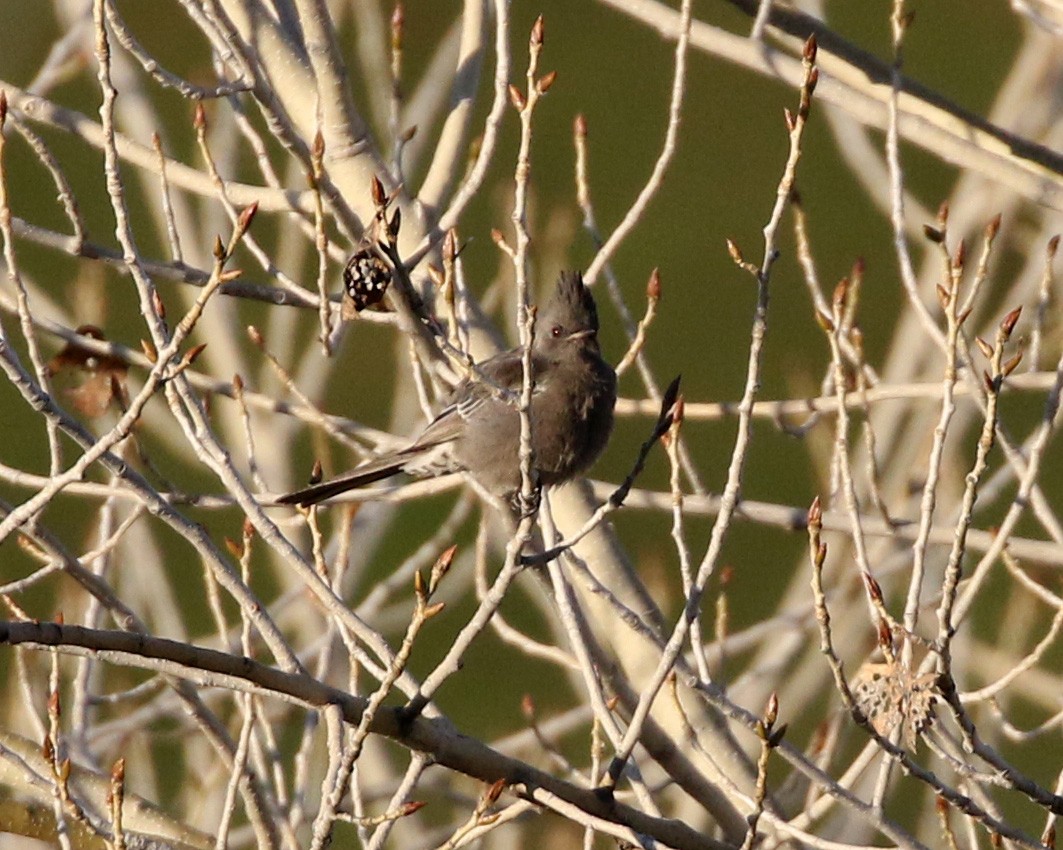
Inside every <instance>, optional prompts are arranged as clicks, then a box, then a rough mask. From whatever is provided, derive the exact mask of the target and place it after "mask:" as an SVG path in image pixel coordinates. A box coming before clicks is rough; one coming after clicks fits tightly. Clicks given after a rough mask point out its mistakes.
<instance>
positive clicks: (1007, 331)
mask: <svg viewBox="0 0 1063 850" xmlns="http://www.w3.org/2000/svg"><path fill="white" fill-rule="evenodd" d="M1021 314H1022V307H1021V306H1019V307H1016V308H1015V309H1014V310H1012V311H1011V312H1010V313H1008V315H1006V316H1005V317H1004V321H1002V322H1001V323H1000V329H1001V330H1002V331H1003V332H1004V338H1005V339H1007V338H1008V337H1010V336H1011V332H1012V331H1013V330H1015V325H1016V324H1017V323H1018V321H1019V316H1020V315H1021Z"/></svg>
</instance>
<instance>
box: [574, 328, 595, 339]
mask: <svg viewBox="0 0 1063 850" xmlns="http://www.w3.org/2000/svg"><path fill="white" fill-rule="evenodd" d="M596 333H597V331H596V330H594V328H587V330H585V331H576V332H575V333H574V334H569V335H568V338H569V339H587V338H588V337H594V335H595V334H596Z"/></svg>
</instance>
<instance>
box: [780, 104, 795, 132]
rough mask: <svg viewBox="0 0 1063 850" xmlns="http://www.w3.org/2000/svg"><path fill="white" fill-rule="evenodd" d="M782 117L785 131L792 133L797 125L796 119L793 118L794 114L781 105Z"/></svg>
mask: <svg viewBox="0 0 1063 850" xmlns="http://www.w3.org/2000/svg"><path fill="white" fill-rule="evenodd" d="M782 117H783V120H784V121H785V122H786V132H788V133H792V132H793V131H794V128H795V127H796V126H797V120H796V119H795V118H794V114H793V113H792V112H791V111H790V110H789V109H787V108H786V107H783V111H782Z"/></svg>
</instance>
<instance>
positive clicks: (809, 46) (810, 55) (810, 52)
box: [802, 35, 819, 63]
mask: <svg viewBox="0 0 1063 850" xmlns="http://www.w3.org/2000/svg"><path fill="white" fill-rule="evenodd" d="M817 52H819V45H818V44H817V42H816V36H815V35H810V36H809V37H808V39H807V40H806V41H805V49H804V52H803V53H802V58H803V59H804V60H805V61H806V62H809V63H813V62H815V61H816V53H817Z"/></svg>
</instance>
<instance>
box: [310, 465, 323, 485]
mask: <svg viewBox="0 0 1063 850" xmlns="http://www.w3.org/2000/svg"><path fill="white" fill-rule="evenodd" d="M321 476H322V470H321V461H320V460H315V461H314V466H313V467H312V468H311V470H310V483H311V484H317V483H319V482H320V481H321Z"/></svg>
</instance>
